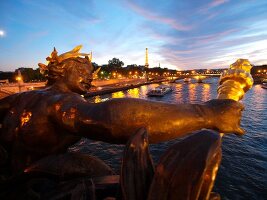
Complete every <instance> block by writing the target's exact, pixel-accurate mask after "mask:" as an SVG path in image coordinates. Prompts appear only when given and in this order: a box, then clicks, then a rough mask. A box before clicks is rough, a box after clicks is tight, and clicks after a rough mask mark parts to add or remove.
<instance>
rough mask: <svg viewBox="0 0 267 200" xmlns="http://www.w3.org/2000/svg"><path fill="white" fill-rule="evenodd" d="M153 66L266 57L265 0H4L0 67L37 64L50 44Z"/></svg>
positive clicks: (98, 58)
mask: <svg viewBox="0 0 267 200" xmlns="http://www.w3.org/2000/svg"><path fill="white" fill-rule="evenodd" d="M80 44H81V45H83V49H82V51H81V52H83V53H89V52H90V51H92V52H93V62H96V63H97V64H99V65H101V64H107V63H108V60H111V59H112V58H114V57H116V58H119V59H120V60H121V61H123V62H124V64H125V66H126V65H128V64H137V65H144V62H145V48H148V51H149V64H150V67H155V66H158V65H159V63H160V65H161V67H168V68H172V69H182V70H184V69H199V68H222V67H227V66H229V64H231V63H233V62H234V61H235V60H236V59H238V58H247V59H249V60H250V61H251V63H252V64H255V65H260V64H267V0H76V1H74V0H53V1H52V0H50V1H49V0H1V1H0V71H13V70H15V69H17V68H19V67H33V68H37V64H38V63H39V62H42V63H46V61H45V58H46V57H47V56H49V55H50V53H51V51H52V50H53V47H56V48H57V51H58V52H59V54H61V53H64V52H66V51H69V50H71V49H73V48H74V47H75V46H77V45H80Z"/></svg>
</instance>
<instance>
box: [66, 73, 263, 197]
mask: <svg viewBox="0 0 267 200" xmlns="http://www.w3.org/2000/svg"><path fill="white" fill-rule="evenodd" d="M217 82H218V79H217V78H213V79H208V80H205V83H183V82H178V83H172V84H170V85H171V87H172V88H173V91H172V93H169V94H167V95H165V96H164V97H161V98H159V97H147V96H146V93H147V92H148V91H149V90H150V89H152V88H154V87H155V86H157V84H152V85H148V86H142V87H140V88H135V89H130V90H128V91H124V92H116V93H113V94H110V95H103V96H97V97H94V98H92V99H89V101H91V102H95V103H98V102H101V101H106V100H108V99H111V98H124V97H132V98H142V99H151V100H155V101H164V102H170V103H177V104H178V103H201V102H204V101H208V100H210V99H215V98H216V96H217V92H216V89H217ZM242 102H243V103H244V105H245V107H246V108H245V111H244V112H243V118H242V122H241V126H242V128H244V129H245V130H246V134H245V135H244V136H242V137H238V136H235V135H225V136H224V138H223V145H222V148H223V158H222V163H221V166H220V168H219V172H218V175H217V179H216V183H215V187H214V190H215V191H217V192H218V193H219V194H220V195H221V197H222V199H255V200H258V199H267V90H266V89H263V88H261V86H260V85H254V86H253V88H252V89H251V90H250V91H248V92H247V94H246V96H245V98H244V99H243V100H242ZM173 142H175V141H171V142H165V143H160V144H157V145H150V151H151V154H152V156H153V158H154V160H155V162H157V161H158V159H159V157H160V155H161V154H162V153H163V152H164V151H165V150H166V149H167V148H168V147H169V146H170V145H171V144H172V143H173ZM71 150H73V151H82V152H86V153H89V154H91V155H95V156H98V157H99V158H101V159H102V160H104V161H105V162H106V163H107V164H109V165H110V166H111V167H112V168H113V169H114V170H115V171H116V172H119V167H120V159H121V155H122V151H123V145H110V144H107V143H103V142H95V141H90V140H86V139H83V140H81V141H80V142H79V143H78V144H77V145H76V146H74V147H72V148H71Z"/></svg>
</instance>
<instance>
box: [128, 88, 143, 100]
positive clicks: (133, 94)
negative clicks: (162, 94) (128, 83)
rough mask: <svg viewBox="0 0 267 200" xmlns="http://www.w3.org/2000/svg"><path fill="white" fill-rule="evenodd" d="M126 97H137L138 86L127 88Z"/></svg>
mask: <svg viewBox="0 0 267 200" xmlns="http://www.w3.org/2000/svg"><path fill="white" fill-rule="evenodd" d="M127 97H131V98H139V97H140V95H139V88H134V89H129V90H128V94H127Z"/></svg>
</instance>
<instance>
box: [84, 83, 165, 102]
mask: <svg viewBox="0 0 267 200" xmlns="http://www.w3.org/2000/svg"><path fill="white" fill-rule="evenodd" d="M165 81H167V80H166V79H161V80H153V81H146V80H144V79H143V80H139V81H136V82H132V83H123V84H113V85H108V86H103V87H95V88H92V89H91V91H90V92H88V93H87V94H85V95H84V97H86V98H87V97H93V96H97V95H104V94H110V93H113V92H118V91H124V90H129V89H133V88H137V87H140V86H142V85H149V84H152V83H162V82H165Z"/></svg>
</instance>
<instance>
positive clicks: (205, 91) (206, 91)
mask: <svg viewBox="0 0 267 200" xmlns="http://www.w3.org/2000/svg"><path fill="white" fill-rule="evenodd" d="M201 89H202V92H201V95H200V96H201V100H202V101H208V100H210V85H209V84H207V83H204V84H201Z"/></svg>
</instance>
